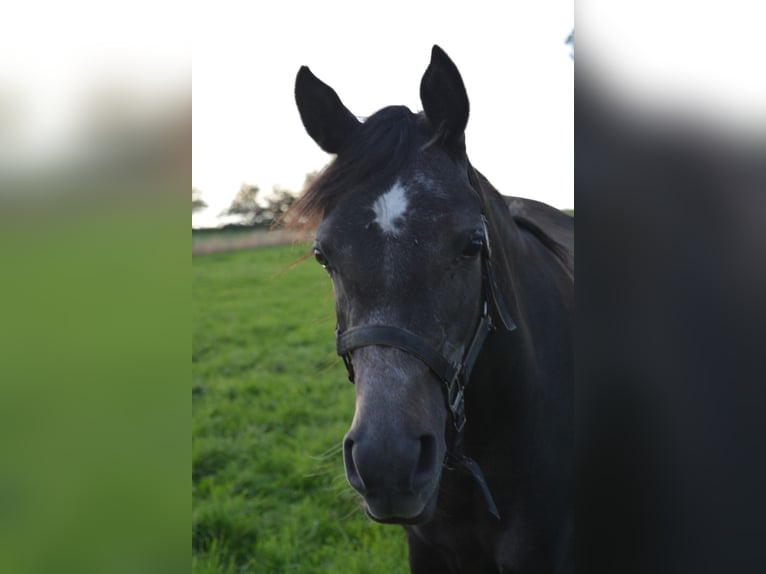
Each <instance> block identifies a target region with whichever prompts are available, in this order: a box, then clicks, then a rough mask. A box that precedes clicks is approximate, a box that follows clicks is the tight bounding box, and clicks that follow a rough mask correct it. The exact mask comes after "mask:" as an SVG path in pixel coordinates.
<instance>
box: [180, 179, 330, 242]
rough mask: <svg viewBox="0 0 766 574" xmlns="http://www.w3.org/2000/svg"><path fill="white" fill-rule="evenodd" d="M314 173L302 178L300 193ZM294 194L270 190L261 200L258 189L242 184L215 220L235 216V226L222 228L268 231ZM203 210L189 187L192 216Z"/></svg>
mask: <svg viewBox="0 0 766 574" xmlns="http://www.w3.org/2000/svg"><path fill="white" fill-rule="evenodd" d="M318 173H319V172H317V171H312V172H309V173H307V174H306V177H305V178H304V180H303V186H302V187H301V191H302V190H304V189H306V187H308V186H309V185H310V184H311V182H313V181H314V179H316V177H317V175H318ZM298 194H299V193H296V192H293V191H291V190H289V189H286V188H283V187H280V186H274V187H272V190H271V194H269V195H268V196H265V197H264V196H262V195H261V188H260V187H258V186H257V185H252V184H249V183H243V184H242V185H241V186H240V188H239V191H237V193H236V194H235V195H234V197H233V199H232V200H231V203H230V204H229V207H227V208H226V209H224V210H223V211H222V212H221V213H219V214H218V216H219V217H224V216H236V217H237V218H238V219H239V220H240V221H239V223H236V224H233V225H232V224H229V225H226V226H225V227H232V226H233V227H255V228H269V227H272V226H273V225H274V224H276V223H278V222H279V220H280V218H281V217H282V216H283V215H284V214H285V212H287V210H288V209H289V208H290V206H291V205H292V204H293V202H294V201H295V199H296V197H298ZM207 206H208V205H207V203H206V202H205V201H204V200H203V199H202V191H201V190H199V189H197V188H196V187H192V213H195V212H197V211H201V210H203V209H206V208H207Z"/></svg>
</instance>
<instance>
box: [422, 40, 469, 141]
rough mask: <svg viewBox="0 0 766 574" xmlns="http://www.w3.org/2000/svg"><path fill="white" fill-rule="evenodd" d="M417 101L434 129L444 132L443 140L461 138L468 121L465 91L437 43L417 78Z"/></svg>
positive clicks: (458, 73) (456, 71)
mask: <svg viewBox="0 0 766 574" xmlns="http://www.w3.org/2000/svg"><path fill="white" fill-rule="evenodd" d="M420 101H421V102H422V104H423V111H424V112H425V114H426V117H427V118H428V120H429V121H430V122H431V125H432V126H433V127H434V129H435V130H436V131H437V133H439V132H441V133H443V135H444V138H445V141H447V142H453V143H458V142H462V141H463V140H462V138H463V132H464V131H465V126H466V125H468V94H467V93H466V91H465V85H464V84H463V78H461V77H460V72H458V70H457V66H455V64H454V62H453V61H452V60H450V58H449V56H447V54H446V53H445V52H444V50H442V49H441V48H440V47H439V46H436V45H434V47H433V48H432V49H431V63H430V64H428V68H427V69H426V72H425V74H423V79H422V80H421V81H420Z"/></svg>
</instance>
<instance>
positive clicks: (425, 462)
mask: <svg viewBox="0 0 766 574" xmlns="http://www.w3.org/2000/svg"><path fill="white" fill-rule="evenodd" d="M435 470H436V439H435V438H434V436H433V435H430V434H428V435H423V436H421V437H420V454H419V456H418V462H417V465H415V472H414V473H413V475H412V487H413V488H414V489H415V490H417V489H418V488H420V487H421V486H423V485H425V484H427V483H428V482H430V481H431V480H432V479H433V475H434V472H435Z"/></svg>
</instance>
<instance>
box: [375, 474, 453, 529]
mask: <svg viewBox="0 0 766 574" xmlns="http://www.w3.org/2000/svg"><path fill="white" fill-rule="evenodd" d="M438 495H439V488H438V482H437V483H436V485H435V487H434V488H433V490H432V492H431V495H430V496H429V498H428V499H427V500H426V502H425V504H424V505H423V506H422V507H421V508H420V509H419V511H418V510H415V512H414V513H412V514H410V513H407V515H406V516H398V515H396V514H389V515H377V516H376V515H375V513H374V512H373V510H372V509H371V508H370V504H369V503H368V502H367V501H365V505H364V511H365V513H366V514H367V516H368V518H370V519H371V520H374V521H375V522H378V523H380V524H402V525H404V524H409V525H413V524H423V523H425V522H428V521H429V520H430V519H431V517H432V516H433V514H434V511H435V510H436V501H437V499H438Z"/></svg>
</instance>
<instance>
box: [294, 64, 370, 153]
mask: <svg viewBox="0 0 766 574" xmlns="http://www.w3.org/2000/svg"><path fill="white" fill-rule="evenodd" d="M295 103H296V104H297V105H298V112H300V114H301V121H302V122H303V126H304V127H305V128H306V131H307V132H308V134H309V135H310V136H311V137H312V139H313V140H314V141H315V142H317V144H318V145H319V147H321V148H322V149H323V150H324V151H326V152H327V153H338V151H339V150H340V148H341V147H342V146H343V144H344V143H345V142H346V140H347V139H348V137H349V136H350V135H351V133H352V132H353V131H354V130H355V129H356V128H357V127H358V126H359V125H360V122H359V120H357V119H356V117H355V116H354V114H352V113H351V112H350V111H348V109H347V108H346V106H344V105H343V102H341V101H340V98H339V97H338V94H336V93H335V90H333V89H332V88H331V87H330V86H328V85H327V84H325V83H324V82H323V81H322V80H320V79H319V78H317V77H316V76H315V75H314V74H312V73H311V70H309V69H308V66H301V69H300V70H298V75H297V76H296V78H295Z"/></svg>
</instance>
